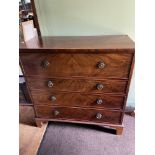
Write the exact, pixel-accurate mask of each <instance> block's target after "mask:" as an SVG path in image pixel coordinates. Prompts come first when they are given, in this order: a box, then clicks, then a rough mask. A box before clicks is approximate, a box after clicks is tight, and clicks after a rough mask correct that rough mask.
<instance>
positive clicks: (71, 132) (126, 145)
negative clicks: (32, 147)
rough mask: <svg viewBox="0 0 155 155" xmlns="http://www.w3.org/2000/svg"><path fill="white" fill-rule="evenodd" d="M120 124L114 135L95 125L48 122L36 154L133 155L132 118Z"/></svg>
mask: <svg viewBox="0 0 155 155" xmlns="http://www.w3.org/2000/svg"><path fill="white" fill-rule="evenodd" d="M124 125H125V129H124V132H123V135H121V136H117V135H115V134H112V133H114V130H106V129H103V128H101V127H97V126H95V127H94V126H88V125H76V124H67V123H54V122H51V123H50V124H49V125H48V127H47V130H46V133H45V135H44V138H43V140H42V143H41V145H40V148H39V150H38V153H37V155H134V154H135V153H134V150H135V132H134V129H135V119H134V117H131V116H127V115H126V116H125V119H124ZM109 132H110V133H109Z"/></svg>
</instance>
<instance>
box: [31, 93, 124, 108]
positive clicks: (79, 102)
mask: <svg viewBox="0 0 155 155" xmlns="http://www.w3.org/2000/svg"><path fill="white" fill-rule="evenodd" d="M32 98H33V100H34V103H35V104H36V105H45V106H46V105H51V106H53V105H58V106H68V107H72V106H73V107H75V106H78V107H96V108H109V109H122V108H123V104H124V96H117V95H106V94H104V95H103V94H101V95H95V94H91V95H87V94H82V93H61V94H60V93H50V92H49V91H47V92H44V91H43V92H42V91H39V92H34V93H32ZM53 98H54V99H53ZM99 100H102V103H101V102H99Z"/></svg>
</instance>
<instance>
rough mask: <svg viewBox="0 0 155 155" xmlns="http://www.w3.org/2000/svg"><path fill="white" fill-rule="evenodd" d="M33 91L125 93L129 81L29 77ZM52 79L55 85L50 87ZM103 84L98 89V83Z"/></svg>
mask: <svg viewBox="0 0 155 155" xmlns="http://www.w3.org/2000/svg"><path fill="white" fill-rule="evenodd" d="M27 81H28V83H29V88H30V90H31V91H35V90H44V91H50V92H55V91H60V92H64V91H65V92H83V93H84V92H89V93H121V94H125V93H126V92H125V90H126V86H127V82H126V81H123V80H87V79H85V80H84V79H82V80H80V79H55V78H48V79H39V78H33V77H29V78H27ZM49 81H51V82H52V84H53V86H52V87H48V82H49ZM98 84H102V85H103V89H102V90H99V89H97V85H98Z"/></svg>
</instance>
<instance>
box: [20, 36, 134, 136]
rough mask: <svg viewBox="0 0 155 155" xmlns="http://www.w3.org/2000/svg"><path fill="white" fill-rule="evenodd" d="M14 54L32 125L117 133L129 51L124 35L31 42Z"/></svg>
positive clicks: (131, 45)
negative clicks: (68, 125) (83, 127)
mask: <svg viewBox="0 0 155 155" xmlns="http://www.w3.org/2000/svg"><path fill="white" fill-rule="evenodd" d="M19 51H20V66H21V68H22V71H23V74H24V76H25V79H26V82H27V86H28V90H29V94H30V97H31V99H32V102H33V105H34V110H35V117H36V118H35V119H36V124H37V125H38V126H41V123H42V122H44V121H62V122H74V123H86V124H99V125H103V126H108V127H112V128H115V129H116V133H117V134H121V133H122V130H123V125H122V121H123V116H124V110H125V106H126V100H127V95H128V90H129V85H130V80H131V76H132V70H133V66H134V51H135V50H134V42H133V41H132V40H130V38H129V37H128V36H125V35H115V36H90V37H42V39H41V40H38V39H36V38H34V39H32V40H31V41H29V42H26V43H22V44H20V50H19Z"/></svg>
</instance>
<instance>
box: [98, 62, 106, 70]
mask: <svg viewBox="0 0 155 155" xmlns="http://www.w3.org/2000/svg"><path fill="white" fill-rule="evenodd" d="M97 67H98V68H99V69H103V68H104V67H105V63H104V62H103V61H99V62H98V63H97Z"/></svg>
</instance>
